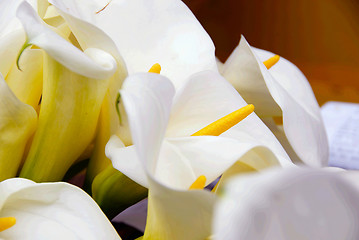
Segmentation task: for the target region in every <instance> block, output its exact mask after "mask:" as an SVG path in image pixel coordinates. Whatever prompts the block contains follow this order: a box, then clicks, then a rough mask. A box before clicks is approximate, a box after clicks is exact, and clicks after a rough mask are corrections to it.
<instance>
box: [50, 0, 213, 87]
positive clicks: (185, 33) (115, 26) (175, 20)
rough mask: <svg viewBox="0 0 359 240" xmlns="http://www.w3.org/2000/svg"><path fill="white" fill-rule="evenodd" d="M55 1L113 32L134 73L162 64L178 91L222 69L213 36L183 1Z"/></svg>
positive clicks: (105, 30)
mask: <svg viewBox="0 0 359 240" xmlns="http://www.w3.org/2000/svg"><path fill="white" fill-rule="evenodd" d="M51 3H52V4H54V5H55V6H57V7H58V8H61V10H62V11H66V12H67V13H69V14H71V15H73V16H75V17H77V18H80V19H82V20H85V21H87V22H89V23H92V24H93V25H95V26H97V27H98V28H100V29H102V30H103V31H104V32H105V33H106V34H108V35H109V36H110V37H111V38H112V39H113V40H114V42H115V43H116V45H117V47H118V49H119V51H120V53H121V55H122V56H123V58H124V60H125V62H126V64H127V66H128V69H129V73H130V74H131V73H134V72H144V71H148V69H150V67H151V66H152V65H153V64H154V63H159V64H160V65H161V66H162V69H163V70H162V74H163V75H165V76H167V77H169V78H170V79H171V81H173V83H174V85H175V86H176V87H178V86H180V85H181V84H182V82H183V81H184V80H186V78H187V77H189V76H190V75H191V74H193V73H196V72H198V71H202V70H215V71H216V70H217V66H216V60H215V56H214V45H213V43H212V41H211V39H210V37H209V36H208V34H207V33H206V32H205V30H204V29H203V28H202V26H201V25H200V23H199V22H198V21H197V19H196V18H195V17H194V16H193V14H192V13H191V11H190V10H189V9H188V8H187V7H186V6H185V5H184V3H182V1H179V0H150V1H149V0H131V1H126V0H118V1H110V2H109V1H81V0H76V1H73V0H52V1H51ZM107 4H108V5H107Z"/></svg>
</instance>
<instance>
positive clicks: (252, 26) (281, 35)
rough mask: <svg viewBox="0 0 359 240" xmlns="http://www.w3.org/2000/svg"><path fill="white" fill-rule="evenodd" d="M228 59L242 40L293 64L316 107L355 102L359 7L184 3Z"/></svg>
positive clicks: (256, 0) (308, 1) (285, 0)
mask: <svg viewBox="0 0 359 240" xmlns="http://www.w3.org/2000/svg"><path fill="white" fill-rule="evenodd" d="M184 2H185V3H186V4H187V5H188V6H189V7H190V8H191V10H192V11H193V12H194V14H195V15H196V17H197V18H198V20H199V21H200V22H201V23H202V25H203V26H204V28H205V29H206V30H207V32H208V33H209V35H210V36H211V37H212V39H213V41H214V43H215V45H216V55H217V56H218V57H219V58H220V59H221V60H222V61H225V59H226V58H227V57H228V56H229V54H230V53H231V51H232V50H233V49H234V47H235V46H236V45H237V44H238V42H239V39H240V35H241V34H243V35H244V36H245V37H246V39H247V41H248V42H249V43H250V44H251V45H252V46H255V47H259V48H262V49H266V50H269V51H272V52H274V53H277V54H279V55H281V56H283V57H285V58H287V59H288V60H290V61H292V62H293V63H295V64H296V65H297V66H298V67H299V68H300V69H301V70H302V71H303V72H304V74H305V75H306V76H307V78H308V80H309V82H310V84H311V85H312V88H313V90H314V93H315V95H316V97H317V100H318V102H319V104H321V105H322V104H323V103H325V102H326V101H329V100H336V101H346V102H359V81H358V80H359V14H358V13H359V1H356V0H249V1H248V0H185V1H184Z"/></svg>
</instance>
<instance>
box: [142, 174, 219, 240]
mask: <svg viewBox="0 0 359 240" xmlns="http://www.w3.org/2000/svg"><path fill="white" fill-rule="evenodd" d="M214 202H215V195H214V194H213V193H211V192H209V191H204V190H191V191H176V190H173V189H171V188H167V187H165V186H163V185H161V184H160V183H159V182H157V181H156V180H154V179H151V180H150V190H149V197H148V215H147V223H146V229H145V234H144V238H143V239H158V240H166V239H206V238H207V237H209V235H210V234H211V219H212V214H213V205H214Z"/></svg>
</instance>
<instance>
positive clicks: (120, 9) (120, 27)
mask: <svg viewBox="0 0 359 240" xmlns="http://www.w3.org/2000/svg"><path fill="white" fill-rule="evenodd" d="M50 3H51V4H52V5H53V6H54V7H55V8H56V10H57V11H58V13H59V14H60V15H61V16H62V17H63V18H64V19H65V20H66V22H67V23H68V25H69V26H70V28H71V30H72V32H73V33H74V35H75V36H76V37H77V38H79V39H80V40H79V43H80V45H81V46H82V41H81V37H80V36H82V37H83V38H88V36H92V33H91V31H92V29H93V28H94V27H96V28H98V29H101V31H103V32H104V33H106V34H107V35H108V36H109V37H110V38H111V39H112V40H113V42H114V44H115V45H116V47H117V49H118V50H119V52H120V53H121V56H122V57H123V59H124V62H125V63H126V67H127V69H128V73H129V74H133V73H135V72H145V71H147V70H148V69H150V67H151V66H152V65H153V64H155V63H160V64H161V66H162V68H163V70H162V74H163V75H165V76H169V77H171V80H172V81H173V82H175V85H178V86H180V85H182V84H183V82H184V80H185V79H186V78H187V77H188V76H190V75H191V74H193V73H195V72H199V71H203V70H213V71H215V70H216V65H215V56H214V45H213V42H212V40H211V39H210V37H209V36H208V34H207V33H206V31H205V30H204V29H203V28H202V26H201V25H200V23H199V22H198V20H197V19H196V18H195V16H194V15H193V14H192V13H191V11H190V10H189V9H188V8H187V7H186V6H185V5H184V3H183V2H182V1H180V0H149V1H148V0H135V1H118V0H116V1H95V0H88V1H82V0H75V1H72V0H71V1H68V0H50ZM121 83H122V82H121ZM120 87H121V84H118V83H117V85H115V86H111V87H110V89H111V91H112V92H111V98H109V99H105V101H107V102H108V104H107V106H103V107H102V110H101V114H100V120H99V121H100V122H99V125H98V133H97V137H96V140H95V141H96V142H95V149H94V154H93V155H92V157H91V160H90V163H89V167H88V170H87V183H88V184H90V183H91V182H92V180H93V179H94V178H95V177H96V176H97V175H98V174H99V173H100V172H101V171H104V170H105V169H106V168H107V167H108V166H109V165H111V164H110V161H109V160H108V159H107V158H106V156H105V155H104V149H105V145H106V143H107V141H108V140H109V138H110V136H111V135H114V134H116V135H118V136H120V137H121V140H122V141H123V143H124V144H125V145H126V146H129V145H131V144H132V140H131V135H130V133H129V132H128V127H127V126H128V123H127V118H126V117H125V116H126V113H125V112H124V109H123V106H122V104H121V103H120V107H119V110H120V114H121V116H122V117H121V120H122V124H121V126H120V127H119V122H118V117H117V114H116V112H114V109H115V107H116V106H115V99H116V95H117V93H118V90H119V88H120ZM109 116H110V117H109ZM118 128H119V129H118Z"/></svg>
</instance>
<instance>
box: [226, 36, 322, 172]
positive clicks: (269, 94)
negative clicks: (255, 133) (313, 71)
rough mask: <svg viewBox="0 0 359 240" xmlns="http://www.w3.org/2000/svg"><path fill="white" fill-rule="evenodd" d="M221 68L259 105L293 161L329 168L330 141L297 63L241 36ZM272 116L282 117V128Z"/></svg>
mask: <svg viewBox="0 0 359 240" xmlns="http://www.w3.org/2000/svg"><path fill="white" fill-rule="evenodd" d="M263 62H264V64H263ZM265 65H266V66H265ZM221 69H222V71H221V72H222V75H223V76H224V77H225V78H226V79H227V80H228V81H229V82H230V83H231V84H232V85H233V86H234V87H235V88H236V89H237V91H238V92H239V93H240V94H241V96H243V98H244V99H245V100H246V101H248V102H252V103H253V104H254V105H255V106H256V113H257V114H258V116H259V117H260V118H261V119H262V120H263V121H264V122H266V124H267V126H268V127H269V128H270V129H271V130H272V131H273V133H274V134H275V135H276V136H277V138H278V139H279V140H280V141H281V143H282V145H283V146H284V148H285V149H286V150H287V152H288V154H289V155H290V156H291V158H292V160H294V161H300V162H304V163H305V164H307V165H309V166H312V167H320V166H326V165H327V163H328V140H327V136H326V133H325V129H324V125H323V121H322V118H321V115H320V109H319V106H318V103H317V101H316V99H315V96H314V94H313V91H312V89H311V87H310V85H309V83H308V80H307V79H306V78H305V76H304V75H303V73H302V72H301V71H300V70H299V69H298V68H297V67H296V66H295V65H294V64H292V63H291V62H289V61H288V60H286V59H284V58H282V57H279V56H274V54H273V53H271V52H267V51H265V50H261V49H256V48H253V47H251V46H249V44H248V43H247V41H246V40H245V38H244V37H243V36H242V38H241V41H240V43H239V45H238V46H237V47H236V49H235V50H234V51H233V52H232V54H231V55H230V57H229V58H228V60H227V61H226V62H225V63H224V65H223V66H222V68H221ZM272 117H282V118H283V127H281V126H279V127H278V126H276V124H275V122H274V121H273V119H272Z"/></svg>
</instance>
